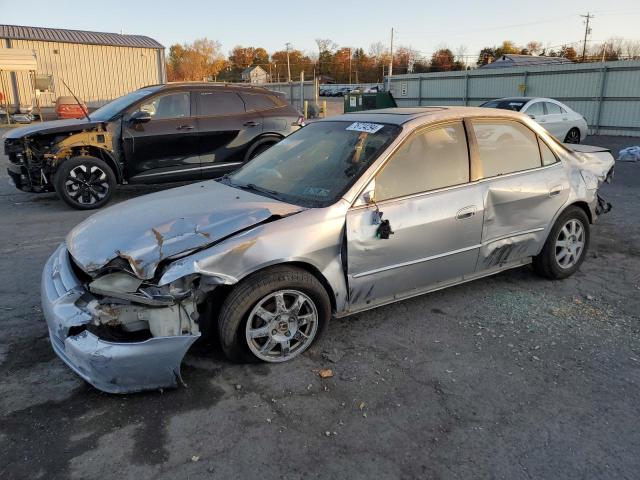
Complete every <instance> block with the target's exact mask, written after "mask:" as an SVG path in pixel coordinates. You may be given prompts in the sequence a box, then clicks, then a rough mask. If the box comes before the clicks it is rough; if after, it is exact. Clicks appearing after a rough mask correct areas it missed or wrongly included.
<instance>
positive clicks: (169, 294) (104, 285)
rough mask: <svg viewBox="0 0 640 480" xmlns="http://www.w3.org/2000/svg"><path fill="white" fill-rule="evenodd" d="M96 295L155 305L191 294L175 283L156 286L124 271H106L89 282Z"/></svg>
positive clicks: (168, 303)
mask: <svg viewBox="0 0 640 480" xmlns="http://www.w3.org/2000/svg"><path fill="white" fill-rule="evenodd" d="M89 290H90V291H91V292H92V293H95V294H97V295H102V296H105V297H111V298H117V299H120V300H127V301H130V302H134V303H141V304H143V305H150V306H156V307H162V306H168V305H173V304H174V303H176V302H180V301H182V300H184V299H185V298H188V297H189V296H191V290H189V289H186V290H183V289H181V288H179V287H178V286H175V285H165V286H163V287H157V286H155V285H150V284H147V283H145V282H144V281H143V280H140V279H139V278H136V277H134V276H132V275H129V274H127V273H124V272H115V273H108V274H106V275H102V276H101V277H98V278H97V279H95V280H94V281H93V282H91V283H90V284H89Z"/></svg>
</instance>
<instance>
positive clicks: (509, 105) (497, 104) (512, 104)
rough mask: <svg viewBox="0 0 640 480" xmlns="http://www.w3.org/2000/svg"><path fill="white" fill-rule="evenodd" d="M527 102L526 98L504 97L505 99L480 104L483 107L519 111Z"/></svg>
mask: <svg viewBox="0 0 640 480" xmlns="http://www.w3.org/2000/svg"><path fill="white" fill-rule="evenodd" d="M527 102H528V100H518V99H506V100H491V101H490V102H486V103H483V104H482V105H480V106H481V107H484V108H499V109H501V110H513V111H514V112H519V111H520V110H521V109H522V107H524V105H525V104H526V103H527Z"/></svg>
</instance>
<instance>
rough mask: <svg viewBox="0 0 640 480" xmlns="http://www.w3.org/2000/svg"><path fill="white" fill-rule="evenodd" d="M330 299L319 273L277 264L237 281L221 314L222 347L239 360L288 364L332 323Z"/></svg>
mask: <svg viewBox="0 0 640 480" xmlns="http://www.w3.org/2000/svg"><path fill="white" fill-rule="evenodd" d="M330 316H331V303H330V302H329V297H328V296H327V292H326V290H325V289H324V287H323V286H322V284H321V283H320V282H319V281H318V279H317V278H316V277H314V276H313V275H312V274H310V273H309V272H307V271H306V270H303V269H300V268H296V267H289V266H287V267H284V266H283V267H273V268H268V269H266V270H263V271H261V272H258V273H256V274H255V275H252V276H251V277H249V278H247V279H246V280H244V281H243V282H242V283H240V284H238V285H237V286H236V287H235V288H234V289H233V290H232V291H231V293H230V294H229V296H228V297H227V298H226V300H225V302H224V304H223V305H222V308H221V310H220V317H219V318H218V331H219V334H220V343H221V345H222V350H223V351H224V353H225V355H226V356H227V358H229V359H230V360H232V361H235V362H251V361H256V360H262V361H264V362H285V361H287V360H291V359H292V358H295V357H296V356H298V355H300V354H301V353H302V352H304V351H305V350H306V349H307V348H309V346H310V345H311V344H312V343H313V342H314V341H315V340H317V339H318V338H319V337H320V335H321V333H322V332H323V330H324V328H325V327H326V325H327V324H328V322H329V318H330Z"/></svg>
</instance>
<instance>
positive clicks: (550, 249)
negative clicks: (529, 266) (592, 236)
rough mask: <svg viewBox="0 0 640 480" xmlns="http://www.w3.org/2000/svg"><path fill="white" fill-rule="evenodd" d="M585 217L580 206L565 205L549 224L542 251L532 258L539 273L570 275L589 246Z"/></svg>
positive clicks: (559, 277)
mask: <svg viewBox="0 0 640 480" xmlns="http://www.w3.org/2000/svg"><path fill="white" fill-rule="evenodd" d="M589 233H590V232H589V219H588V218H587V214H586V213H584V210H582V209H581V208H580V207H575V206H574V207H569V208H567V209H566V210H565V211H564V212H562V214H561V215H560V217H558V220H556V223H555V224H554V225H553V228H552V229H551V232H550V233H549V237H548V238H547V241H546V242H545V244H544V247H543V248H542V252H540V254H539V255H538V256H536V257H534V258H533V268H534V270H535V271H536V273H538V274H539V275H541V276H543V277H547V278H550V279H552V280H559V279H561V278H567V277H569V276H570V275H573V274H574V273H575V272H576V271H577V270H578V268H580V265H581V264H582V262H583V261H584V257H585V255H586V253H587V249H588V248H589Z"/></svg>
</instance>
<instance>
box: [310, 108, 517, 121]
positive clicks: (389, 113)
mask: <svg viewBox="0 0 640 480" xmlns="http://www.w3.org/2000/svg"><path fill="white" fill-rule="evenodd" d="M464 117H498V118H520V119H521V118H523V117H526V115H522V114H521V113H518V112H512V111H510V110H498V109H493V108H481V107H408V108H398V107H396V108H382V109H379V110H364V111H362V112H351V113H345V114H342V115H338V116H335V117H329V118H326V119H322V120H320V121H321V122H330V121H343V122H373V123H387V124H392V125H404V124H407V123H409V122H413V121H416V122H418V123H431V122H438V121H442V120H451V119H456V118H464ZM527 118H528V117H527Z"/></svg>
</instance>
